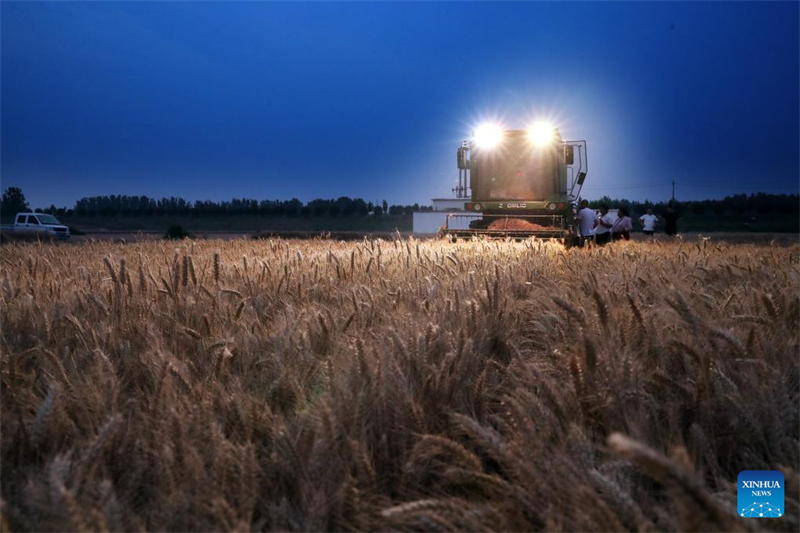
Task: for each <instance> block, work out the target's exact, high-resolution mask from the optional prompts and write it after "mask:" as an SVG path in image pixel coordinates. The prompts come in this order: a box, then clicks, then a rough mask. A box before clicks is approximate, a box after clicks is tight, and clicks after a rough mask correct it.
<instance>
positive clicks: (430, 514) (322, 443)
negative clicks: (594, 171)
mask: <svg viewBox="0 0 800 533" xmlns="http://www.w3.org/2000/svg"><path fill="white" fill-rule="evenodd" d="M0 260H1V261H2V271H1V272H0V296H1V298H0V312H1V313H2V315H1V316H2V323H3V327H2V333H1V334H0V335H1V337H0V338H1V339H2V345H0V349H1V350H2V353H0V372H1V374H0V378H1V379H2V388H1V389H0V400H2V406H3V408H2V412H1V413H0V417H2V418H1V420H2V435H1V436H0V453H1V454H2V455H1V456H0V459H1V460H2V465H3V468H2V470H0V481H1V482H2V483H0V496H2V505H1V506H0V528H1V529H2V530H4V531H5V530H35V531H51V530H52V531H55V530H98V531H99V530H105V529H111V530H139V529H146V530H180V531H200V530H202V531H210V530H215V531H222V530H225V531H234V530H236V531H242V530H256V529H261V530H293V531H299V530H402V531H412V530H413V531H420V530H424V531H434V530H438V531H441V530H553V531H557V530H563V531H601V530H602V531H616V530H641V531H653V530H657V531H734V530H739V531H753V530H759V529H764V530H781V531H798V529H800V477H798V470H799V469H800V451H799V450H800V446H798V444H800V404H799V402H798V400H800V392H799V391H800V361H798V349H800V331H799V330H800V326H798V322H799V321H800V301H798V294H800V293H799V292H798V289H800V246H798V245H797V244H796V241H795V243H794V244H792V243H790V242H787V243H784V246H778V245H775V244H758V245H754V244H731V243H729V242H718V241H715V240H713V239H712V240H703V239H698V240H696V241H695V242H680V241H672V242H668V243H667V242H655V243H642V242H631V243H620V244H615V245H614V246H608V247H605V248H602V249H590V250H579V249H572V250H564V249H563V247H561V246H559V245H557V244H555V243H545V242H540V241H525V242H502V241H476V242H458V243H456V244H450V243H447V242H444V241H440V240H424V241H418V240H413V239H398V240H395V241H383V240H370V241H362V242H340V241H335V240H323V239H315V240H302V241H299V240H258V241H256V240H250V239H237V240H229V241H221V240H198V241H181V242H165V241H139V242H128V243H115V242H109V241H87V242H83V243H78V244H69V245H58V244H39V243H29V244H9V245H5V246H3V247H2V248H0ZM768 469H780V470H781V471H783V472H784V474H785V477H786V484H785V490H786V509H785V510H784V512H785V515H784V516H783V517H781V518H770V519H759V520H752V519H749V520H748V519H744V518H739V516H738V514H737V509H736V478H737V475H738V473H739V472H740V471H741V470H768Z"/></svg>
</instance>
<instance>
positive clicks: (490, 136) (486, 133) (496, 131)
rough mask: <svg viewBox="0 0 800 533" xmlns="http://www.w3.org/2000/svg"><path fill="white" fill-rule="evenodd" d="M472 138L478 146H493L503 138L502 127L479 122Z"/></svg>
mask: <svg viewBox="0 0 800 533" xmlns="http://www.w3.org/2000/svg"><path fill="white" fill-rule="evenodd" d="M474 139H475V143H476V144H477V145H478V146H479V147H480V148H484V149H488V148H494V147H495V146H497V145H498V144H499V143H500V141H502V140H503V128H501V127H500V126H498V125H496V124H481V125H480V126H478V128H477V129H476V130H475V136H474Z"/></svg>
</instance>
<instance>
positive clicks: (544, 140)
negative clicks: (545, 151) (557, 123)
mask: <svg viewBox="0 0 800 533" xmlns="http://www.w3.org/2000/svg"><path fill="white" fill-rule="evenodd" d="M554 131H555V128H553V125H552V124H549V123H547V122H537V123H536V124H534V125H533V126H531V127H530V128H529V129H528V139H529V140H530V141H531V142H532V143H533V144H534V145H536V146H545V145H548V144H550V143H551V142H552V141H553V137H554V135H553V133H554Z"/></svg>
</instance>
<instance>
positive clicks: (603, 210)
mask: <svg viewBox="0 0 800 533" xmlns="http://www.w3.org/2000/svg"><path fill="white" fill-rule="evenodd" d="M615 218H616V217H614V216H613V215H612V214H611V213H609V212H608V206H607V205H606V204H603V205H601V206H600V214H599V215H598V216H597V220H596V221H595V224H596V226H595V230H594V242H595V244H598V245H600V246H603V245H604V244H606V243H608V242H610V241H611V228H612V226H614V219H615Z"/></svg>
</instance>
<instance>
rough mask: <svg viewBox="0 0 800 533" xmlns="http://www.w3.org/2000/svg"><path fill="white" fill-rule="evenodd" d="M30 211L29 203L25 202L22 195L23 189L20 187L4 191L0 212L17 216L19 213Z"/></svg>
mask: <svg viewBox="0 0 800 533" xmlns="http://www.w3.org/2000/svg"><path fill="white" fill-rule="evenodd" d="M30 209H31V208H30V206H29V205H28V202H27V201H26V200H25V195H24V194H22V189H20V188H19V187H9V188H8V189H6V190H5V191H3V199H2V204H1V205H0V212H2V213H3V214H5V215H16V214H17V213H24V212H25V211H30Z"/></svg>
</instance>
